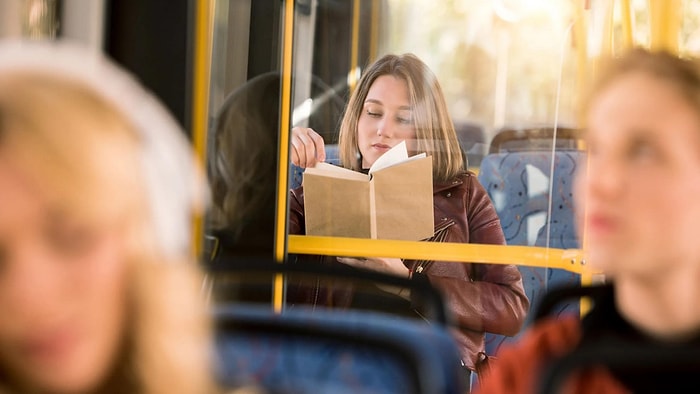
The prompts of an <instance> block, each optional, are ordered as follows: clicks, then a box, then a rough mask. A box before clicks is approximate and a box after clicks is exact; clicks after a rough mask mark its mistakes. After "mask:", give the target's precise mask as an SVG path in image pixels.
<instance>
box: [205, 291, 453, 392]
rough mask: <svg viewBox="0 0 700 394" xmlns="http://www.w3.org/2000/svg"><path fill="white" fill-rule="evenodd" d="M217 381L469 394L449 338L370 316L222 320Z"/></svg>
mask: <svg viewBox="0 0 700 394" xmlns="http://www.w3.org/2000/svg"><path fill="white" fill-rule="evenodd" d="M215 318H216V321H217V346H216V349H217V356H218V362H217V367H218V368H217V374H218V377H219V380H220V381H221V382H222V383H223V384H224V385H225V386H227V387H241V386H255V387H259V388H262V389H263V390H265V392H270V393H282V392H284V393H299V394H304V393H360V394H361V393H377V394H382V393H436V394H439V393H450V394H451V393H454V394H458V393H463V392H465V389H466V386H465V380H466V379H464V376H465V375H464V371H463V370H462V367H461V366H460V361H459V360H460V359H459V354H458V352H457V350H456V349H457V347H456V345H455V342H454V340H453V338H452V337H451V336H450V334H449V333H448V331H447V330H446V329H445V328H444V327H442V326H440V325H435V324H427V323H425V322H422V321H418V320H409V319H405V318H401V317H396V316H390V315H385V314H380V313H372V312H366V311H362V312H360V311H338V310H328V309H318V308H317V309H315V310H312V309H311V308H308V309H306V308H298V309H293V310H289V311H285V312H284V313H282V314H275V313H274V312H273V311H272V310H271V308H270V307H269V306H260V305H255V306H253V305H243V304H239V305H234V306H228V307H225V308H220V309H218V310H217V311H216V312H215Z"/></svg>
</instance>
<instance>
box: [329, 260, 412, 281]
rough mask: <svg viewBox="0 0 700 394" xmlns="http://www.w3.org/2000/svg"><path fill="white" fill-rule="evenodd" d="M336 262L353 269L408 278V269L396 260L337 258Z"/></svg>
mask: <svg viewBox="0 0 700 394" xmlns="http://www.w3.org/2000/svg"><path fill="white" fill-rule="evenodd" d="M336 259H337V260H338V262H340V263H343V264H346V265H349V266H352V267H355V268H362V269H368V270H372V271H377V272H382V273H386V274H391V275H396V276H402V277H408V272H409V271H408V268H407V267H406V266H405V265H404V263H403V261H401V259H398V258H382V257H371V258H363V257H337V258H336Z"/></svg>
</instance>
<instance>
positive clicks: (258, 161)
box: [208, 73, 280, 247]
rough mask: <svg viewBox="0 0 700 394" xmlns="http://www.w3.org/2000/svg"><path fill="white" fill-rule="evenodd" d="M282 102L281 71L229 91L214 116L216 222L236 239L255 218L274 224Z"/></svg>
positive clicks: (211, 170)
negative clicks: (278, 135) (273, 208)
mask: <svg viewBox="0 0 700 394" xmlns="http://www.w3.org/2000/svg"><path fill="white" fill-rule="evenodd" d="M279 104H280V77H279V74H278V73H267V74H263V75H259V76H257V77H255V78H253V79H251V80H250V81H248V82H247V83H246V84H245V85H243V86H241V87H240V88H238V89H237V90H235V91H234V92H233V93H231V94H230V95H229V96H228V97H227V98H226V100H225V101H224V104H223V105H222V107H221V110H220V111H219V114H218V115H217V117H216V121H215V124H214V143H213V151H212V152H211V154H210V156H209V162H208V173H209V180H210V184H211V188H212V202H213V206H212V212H211V217H212V222H213V223H212V225H213V227H215V228H220V229H221V228H225V229H226V230H228V231H230V232H231V235H232V236H233V238H238V237H239V236H240V235H241V232H242V231H243V230H244V229H245V228H246V227H247V225H249V224H250V223H251V222H258V223H260V222H263V223H262V224H264V225H266V226H267V227H270V228H271V230H272V229H273V228H274V223H273V220H274V211H273V210H271V209H270V207H271V206H274V205H275V196H276V194H275V191H276V185H277V182H276V181H277V161H276V159H275V158H276V157H277V156H278V155H277V153H278V137H277V134H278V132H277V131H278V127H279V124H278V123H279ZM270 247H271V246H270Z"/></svg>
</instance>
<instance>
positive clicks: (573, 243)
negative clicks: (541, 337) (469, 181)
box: [478, 150, 584, 355]
mask: <svg viewBox="0 0 700 394" xmlns="http://www.w3.org/2000/svg"><path fill="white" fill-rule="evenodd" d="M583 154H584V153H583V152H581V151H577V150H560V151H556V152H554V155H552V152H551V151H516V152H501V153H490V154H488V155H487V156H486V157H485V158H484V159H483V160H482V163H481V168H480V171H479V175H478V177H479V181H480V182H481V184H482V185H483V186H484V187H485V188H486V190H487V191H488V194H489V196H490V197H491V200H492V201H493V203H494V206H495V208H496V211H497V212H498V216H499V218H500V220H501V226H502V228H503V232H504V234H505V238H506V243H507V244H508V245H525V246H541V247H545V246H549V247H551V248H560V249H570V248H578V247H579V242H578V238H577V235H576V229H575V224H574V212H573V204H572V197H573V190H572V186H573V185H572V181H573V175H574V172H575V171H576V166H577V164H578V162H579V158H580V156H581V155H583ZM552 159H553V160H554V174H553V177H552V178H553V180H552V182H553V184H552V201H551V215H547V211H548V209H549V207H550V201H549V197H548V195H549V189H550V176H549V174H550V172H551V166H552ZM519 269H520V272H521V274H522V277H523V285H524V287H525V292H526V294H527V296H528V298H529V299H530V304H531V306H530V310H531V311H533V310H535V309H536V308H537V307H538V303H539V302H540V300H541V299H542V297H543V295H544V293H545V292H546V291H547V290H548V288H551V287H559V286H568V285H574V286H575V285H580V280H581V279H580V275H579V274H576V273H573V272H569V271H566V270H561V269H554V268H541V267H526V266H521V267H519ZM556 313H559V314H562V313H579V303H578V302H575V301H571V302H568V303H563V304H562V305H560V306H559V307H558V310H557V311H556ZM531 315H532V314H531V313H530V314H529V315H528V318H527V319H526V322H525V325H524V326H525V327H527V326H528V325H529V324H530V323H531V322H532V317H531ZM517 337H518V336H515V337H504V336H501V335H495V334H487V336H486V350H487V353H488V354H491V355H494V354H497V352H498V349H499V347H500V346H501V344H502V343H504V342H511V341H514V340H515V338H517Z"/></svg>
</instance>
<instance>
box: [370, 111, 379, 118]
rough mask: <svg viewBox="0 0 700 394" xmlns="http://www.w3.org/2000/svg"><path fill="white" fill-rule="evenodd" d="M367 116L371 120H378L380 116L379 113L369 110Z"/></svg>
mask: <svg viewBox="0 0 700 394" xmlns="http://www.w3.org/2000/svg"><path fill="white" fill-rule="evenodd" d="M367 115H369V116H371V117H373V118H380V117H381V116H382V113H381V112H373V111H370V110H367Z"/></svg>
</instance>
